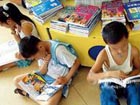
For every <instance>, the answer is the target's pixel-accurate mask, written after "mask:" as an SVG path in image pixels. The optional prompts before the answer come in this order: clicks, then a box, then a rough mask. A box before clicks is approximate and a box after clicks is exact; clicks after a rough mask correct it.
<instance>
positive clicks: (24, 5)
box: [21, 0, 27, 9]
mask: <svg viewBox="0 0 140 105" xmlns="http://www.w3.org/2000/svg"><path fill="white" fill-rule="evenodd" d="M21 5H22V6H23V7H24V8H26V9H27V7H26V4H25V0H21Z"/></svg>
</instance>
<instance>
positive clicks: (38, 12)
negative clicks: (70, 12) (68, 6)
mask: <svg viewBox="0 0 140 105" xmlns="http://www.w3.org/2000/svg"><path fill="white" fill-rule="evenodd" d="M62 7H63V6H62V4H61V2H60V1H59V0H46V1H45V2H42V3H40V4H39V5H36V6H34V7H32V8H31V10H32V12H33V14H34V15H35V16H43V15H45V14H47V13H50V12H54V11H56V10H59V9H61V8H62Z"/></svg>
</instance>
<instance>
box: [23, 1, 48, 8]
mask: <svg viewBox="0 0 140 105" xmlns="http://www.w3.org/2000/svg"><path fill="white" fill-rule="evenodd" d="M44 1H46V0H25V1H24V2H25V5H26V8H27V9H29V10H30V8H32V7H34V6H36V5H39V4H40V3H42V2H44Z"/></svg>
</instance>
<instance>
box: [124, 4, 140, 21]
mask: <svg viewBox="0 0 140 105" xmlns="http://www.w3.org/2000/svg"><path fill="white" fill-rule="evenodd" d="M124 9H125V14H126V17H127V19H128V21H129V22H132V21H137V20H140V1H135V2H129V3H125V4H124Z"/></svg>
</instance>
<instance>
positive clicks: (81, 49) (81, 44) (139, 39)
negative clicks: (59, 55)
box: [35, 0, 140, 67]
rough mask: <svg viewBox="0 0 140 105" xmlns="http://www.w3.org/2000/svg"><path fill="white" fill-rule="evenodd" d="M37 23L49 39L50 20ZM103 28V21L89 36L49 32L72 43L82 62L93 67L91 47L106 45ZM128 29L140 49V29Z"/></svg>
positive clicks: (68, 0)
mask: <svg viewBox="0 0 140 105" xmlns="http://www.w3.org/2000/svg"><path fill="white" fill-rule="evenodd" d="M63 5H64V6H66V5H74V0H63ZM35 23H36V24H37V28H38V30H39V33H40V35H41V39H43V40H47V39H49V36H48V32H47V30H46V28H49V27H50V22H49V20H48V21H47V22H46V23H45V24H43V25H42V24H41V23H39V22H37V21H35ZM101 30H102V28H101V22H99V23H98V24H97V25H96V27H95V28H94V29H93V30H92V32H91V34H90V36H89V37H82V36H78V35H74V34H71V33H69V32H68V33H63V32H60V31H57V30H52V29H49V32H50V34H51V37H52V39H58V40H60V41H63V42H67V43H71V44H72V45H73V47H74V48H75V49H76V51H77V53H78V55H79V59H80V61H81V64H82V65H83V66H88V67H91V66H92V65H93V64H94V61H93V60H92V59H91V58H90V57H89V55H88V50H89V48H91V47H92V46H96V45H105V43H104V41H103V39H102V36H101ZM128 30H129V31H130V32H129V33H130V37H129V40H130V42H131V43H132V44H133V45H135V46H137V47H138V48H139V49H140V31H131V30H130V29H129V28H128Z"/></svg>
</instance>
